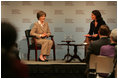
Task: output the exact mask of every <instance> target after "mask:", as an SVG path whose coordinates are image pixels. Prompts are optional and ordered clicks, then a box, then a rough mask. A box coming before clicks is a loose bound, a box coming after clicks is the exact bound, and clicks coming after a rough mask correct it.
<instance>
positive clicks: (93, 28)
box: [85, 10, 106, 40]
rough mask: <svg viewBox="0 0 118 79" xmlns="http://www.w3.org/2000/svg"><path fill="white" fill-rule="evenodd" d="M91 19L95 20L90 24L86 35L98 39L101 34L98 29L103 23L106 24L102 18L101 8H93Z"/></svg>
mask: <svg viewBox="0 0 118 79" xmlns="http://www.w3.org/2000/svg"><path fill="white" fill-rule="evenodd" d="M91 19H92V20H93V21H92V22H91V24H90V29H89V32H88V34H87V35H85V36H86V37H92V40H98V39H99V35H98V30H99V28H100V26H101V25H105V24H106V23H105V21H104V20H103V18H102V15H101V13H100V12H99V10H93V11H92V14H91Z"/></svg>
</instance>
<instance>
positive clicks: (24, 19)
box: [22, 18, 31, 23]
mask: <svg viewBox="0 0 118 79" xmlns="http://www.w3.org/2000/svg"><path fill="white" fill-rule="evenodd" d="M22 23H31V19H29V18H23V19H22Z"/></svg>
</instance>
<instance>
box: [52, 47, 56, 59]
mask: <svg viewBox="0 0 118 79" xmlns="http://www.w3.org/2000/svg"><path fill="white" fill-rule="evenodd" d="M53 60H54V61H55V60H56V55H55V47H54V48H53Z"/></svg>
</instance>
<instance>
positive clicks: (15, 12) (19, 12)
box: [11, 9, 21, 14]
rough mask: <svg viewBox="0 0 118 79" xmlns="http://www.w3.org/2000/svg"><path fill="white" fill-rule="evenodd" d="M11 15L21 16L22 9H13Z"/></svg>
mask: <svg viewBox="0 0 118 79" xmlns="http://www.w3.org/2000/svg"><path fill="white" fill-rule="evenodd" d="M11 13H12V14H21V10H20V9H12V10H11Z"/></svg>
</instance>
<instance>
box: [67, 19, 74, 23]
mask: <svg viewBox="0 0 118 79" xmlns="http://www.w3.org/2000/svg"><path fill="white" fill-rule="evenodd" d="M65 23H74V22H73V19H68V18H66V19H65Z"/></svg>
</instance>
